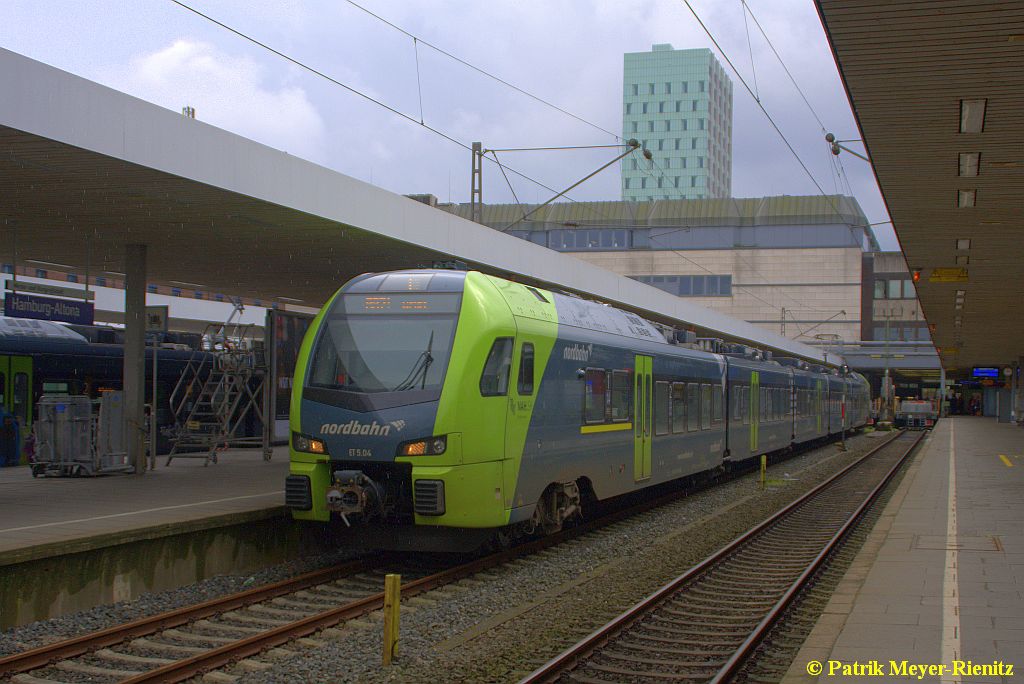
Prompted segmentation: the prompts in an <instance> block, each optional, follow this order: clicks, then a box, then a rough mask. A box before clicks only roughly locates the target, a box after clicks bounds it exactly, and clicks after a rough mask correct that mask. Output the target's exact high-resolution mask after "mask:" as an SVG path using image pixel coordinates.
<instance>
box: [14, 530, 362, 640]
mask: <svg viewBox="0 0 1024 684" xmlns="http://www.w3.org/2000/svg"><path fill="white" fill-rule="evenodd" d="M359 555H361V554H359V553H357V552H354V551H351V550H348V549H343V550H338V551H332V552H329V553H323V554H316V555H311V556H305V557H303V558H299V559H296V560H292V561H288V562H286V563H280V564H278V565H274V566H271V567H268V568H264V569H262V570H260V571H258V572H254V573H251V574H244V575H218V576H217V577H211V578H209V579H206V580H203V581H201V582H197V583H195V584H189V585H186V586H184V587H179V588H177V589H170V590H167V591H161V592H157V593H153V594H144V595H142V596H140V597H138V598H137V599H135V600H133V601H123V602H121V603H113V604H108V605H103V606H97V607H95V608H91V609H89V610H85V611H81V612H78V613H71V614H68V615H63V616H61V617H59V618H54V619H52V620H43V621H40V622H33V623H29V624H27V625H22V626H21V627H14V628H12V629H8V630H5V631H0V656H5V655H10V654H12V653H19V652H21V651H26V650H28V649H30V648H35V647H37V646H43V645H45V644H49V643H53V642H55V641H60V640H61V639H67V638H69V637H73V636H78V635H81V634H86V633H88V632H93V631H96V630H99V629H105V628H107V627H113V626H115V625H119V624H122V623H124V622H128V621H131V620H137V619H139V618H144V617H148V616H150V615H156V614H158V613H162V612H164V611H168V610H173V609H175V608H182V607H184V606H188V605H192V604H196V603H200V602H202V601H208V600H210V599H214V598H218V597H220V596H224V595H226V594H234V593H236V592H239V591H243V590H246V589H252V588H253V587H256V586H259V585H262V584H270V583H272V582H278V581H281V580H284V579H288V578H289V577H294V576H295V575H300V574H302V573H304V572H309V571H311V570H316V569H318V568H323V567H328V566H331V565H336V564H337V563H340V562H342V561H344V560H349V559H351V558H355V557H357V556H359Z"/></svg>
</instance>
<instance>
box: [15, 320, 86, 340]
mask: <svg viewBox="0 0 1024 684" xmlns="http://www.w3.org/2000/svg"><path fill="white" fill-rule="evenodd" d="M26 338H32V339H44V340H49V341H53V342H69V343H75V344H82V343H87V342H88V340H87V339H86V338H85V337H84V336H83V335H80V334H79V333H77V332H75V331H74V330H72V329H70V328H68V327H65V326H63V325H60V324H59V323H54V322H53V321H37V320H34V319H31V318H10V317H7V316H0V339H4V340H10V341H17V340H23V339H26Z"/></svg>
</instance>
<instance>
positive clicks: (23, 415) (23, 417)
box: [11, 373, 29, 427]
mask: <svg viewBox="0 0 1024 684" xmlns="http://www.w3.org/2000/svg"><path fill="white" fill-rule="evenodd" d="M13 394H14V396H13V397H12V399H13V400H14V401H13V403H12V405H11V409H12V410H13V412H14V417H15V418H17V419H18V423H19V424H20V425H21V426H22V427H25V426H26V425H27V424H28V406H29V398H28V375H27V374H26V373H15V374H14V392H13Z"/></svg>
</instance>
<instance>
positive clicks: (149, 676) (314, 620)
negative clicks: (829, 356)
mask: <svg viewBox="0 0 1024 684" xmlns="http://www.w3.org/2000/svg"><path fill="white" fill-rule="evenodd" d="M893 439H895V437H893ZM890 441H891V440H890ZM887 443H888V441H887V442H886V444H887ZM881 446H884V444H883V445H881ZM881 446H880V447H879V448H881ZM871 453H873V451H872V452H871ZM858 462H859V461H858ZM847 469H848V468H846V469H844V470H843V471H842V472H846V470H847ZM689 492H690V490H687V489H683V490H679V491H674V492H670V493H668V494H665V495H663V496H660V497H656V498H654V499H650V500H647V501H642V502H640V503H638V504H636V505H633V506H628V507H626V508H624V509H620V510H616V511H613V512H611V513H609V514H606V515H604V516H601V517H600V518H598V519H595V520H591V521H587V522H585V523H583V524H581V525H577V526H575V527H571V528H568V529H566V530H563V531H561V532H558V533H557V534H553V535H550V536H547V537H542V538H540V539H536V540H533V541H531V542H527V543H525V544H520V545H518V546H516V547H514V548H511V549H505V550H503V551H499V552H497V553H493V554H490V555H488V556H485V557H483V558H479V559H476V560H474V561H470V562H469V563H466V564H464V565H460V566H458V567H455V568H450V569H448V570H444V571H442V572H439V573H435V574H433V575H429V576H427V577H422V578H420V579H417V580H414V581H412V582H408V583H406V584H403V585H402V588H401V594H402V598H409V597H412V596H416V595H418V594H422V593H425V592H427V591H430V590H432V589H436V588H437V587H440V586H443V585H445V584H450V583H452V582H455V581H458V580H460V579H463V578H465V577H468V576H470V575H473V574H476V573H478V572H482V571H484V570H487V569H490V568H492V567H495V566H498V565H501V564H503V563H507V562H508V561H510V560H513V559H515V558H519V557H522V556H528V555H530V554H533V553H537V552H538V551H541V550H544V549H546V548H549V547H552V546H555V545H557V544H560V543H562V542H564V541H567V540H569V539H573V538H576V537H579V536H582V535H584V534H587V533H588V532H592V531H594V530H597V529H600V528H602V527H605V526H607V525H610V524H612V523H615V522H618V521H619V520H622V519H625V518H627V517H629V516H631V515H636V514H637V513H640V512H643V511H647V510H651V509H653V508H657V507H658V506H662V505H665V504H667V503H670V502H672V501H675V500H677V499H679V498H681V497H683V496H686V495H687V494H688V493H689ZM383 606H384V592H378V593H376V594H373V595H371V596H367V597H365V598H363V599H359V600H357V601H353V602H351V603H349V604H346V605H344V606H340V607H338V608H334V609H331V610H328V611H324V612H321V613H317V614H316V615H311V616H309V617H306V618H304V619H301V620H296V621H295V622H292V623H290V624H287V625H282V626H280V627H277V628H274V629H272V630H268V631H266V632H263V633H261V634H256V635H253V636H251V637H248V638H246V639H241V640H239V641H236V642H234V643H231V644H226V645H224V646H221V647H219V648H215V649H211V650H209V651H206V652H204V653H200V654H197V655H195V656H193V657H191V658H186V659H182V660H179V661H176V662H174V663H168V664H167V665H164V666H161V667H159V668H156V669H153V670H150V671H148V672H144V673H142V674H139V675H136V676H134V677H132V678H130V679H126V680H124V684H142V683H143V682H180V681H183V680H186V679H189V678H191V677H195V676H197V675H200V674H202V673H204V672H208V671H210V670H213V669H216V668H219V667H224V666H225V665H228V664H230V663H232V662H235V661H237V660H240V659H242V658H247V657H249V656H252V655H256V654H257V653H260V652H262V651H264V650H267V649H270V648H273V647H275V646H280V645H281V644H284V643H287V642H289V641H291V640H293V639H298V638H301V637H304V636H307V635H309V634H312V633H314V632H316V631H319V630H321V629H326V628H328V627H332V626H334V625H336V624H338V623H339V622H342V621H344V620H351V619H354V618H357V617H360V616H362V615H365V614H366V613H370V612H372V611H375V610H379V609H381V608H383Z"/></svg>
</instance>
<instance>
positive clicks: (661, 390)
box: [654, 380, 669, 435]
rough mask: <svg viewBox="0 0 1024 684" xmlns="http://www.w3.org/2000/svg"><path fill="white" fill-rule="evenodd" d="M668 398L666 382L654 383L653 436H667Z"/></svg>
mask: <svg viewBox="0 0 1024 684" xmlns="http://www.w3.org/2000/svg"><path fill="white" fill-rule="evenodd" d="M668 397H669V386H668V383H667V382H662V381H660V380H659V381H658V382H655V383H654V434H655V435H667V434H668Z"/></svg>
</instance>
